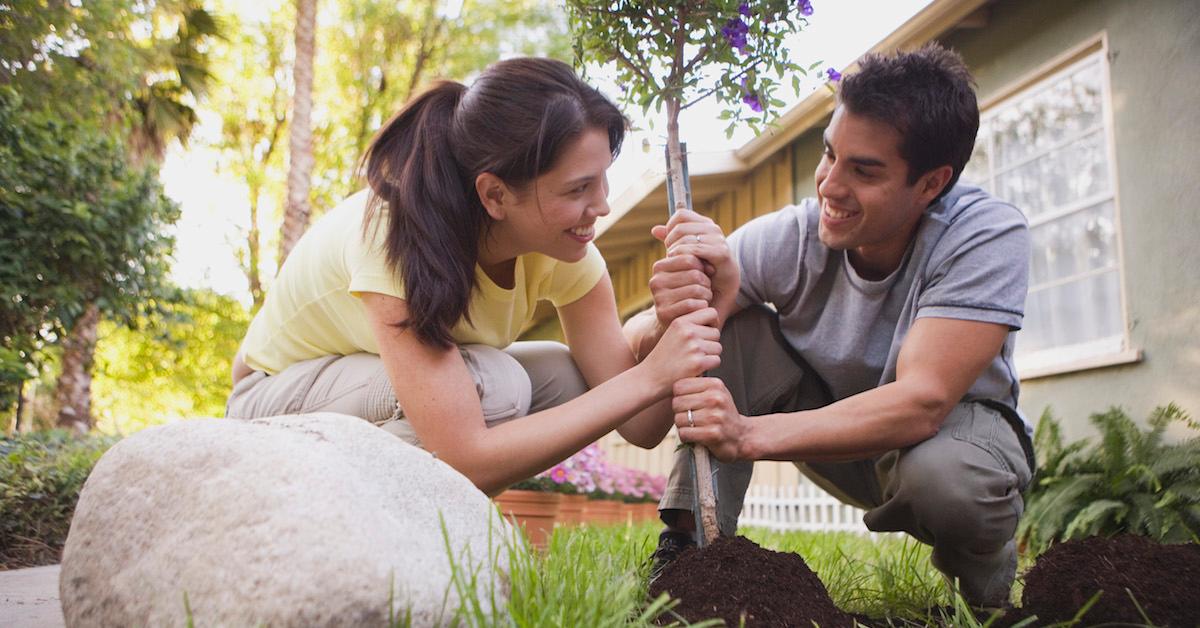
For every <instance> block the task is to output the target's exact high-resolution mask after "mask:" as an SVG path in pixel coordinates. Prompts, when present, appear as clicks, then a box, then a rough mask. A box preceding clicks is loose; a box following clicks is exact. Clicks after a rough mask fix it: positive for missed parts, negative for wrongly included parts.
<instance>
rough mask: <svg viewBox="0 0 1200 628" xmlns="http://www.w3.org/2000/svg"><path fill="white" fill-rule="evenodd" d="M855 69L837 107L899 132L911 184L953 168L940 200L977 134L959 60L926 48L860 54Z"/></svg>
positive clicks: (971, 92)
mask: <svg viewBox="0 0 1200 628" xmlns="http://www.w3.org/2000/svg"><path fill="white" fill-rule="evenodd" d="M859 67H860V70H859V71H858V72H856V73H854V74H848V75H847V76H846V77H845V78H844V79H843V80H842V84H841V87H840V88H839V89H838V102H839V104H841V105H842V106H844V107H845V108H846V109H847V110H849V111H850V112H851V113H853V114H855V115H860V116H867V117H869V118H872V119H874V120H878V121H880V122H883V123H885V124H888V125H890V126H891V127H893V128H895V129H896V130H897V131H899V132H900V137H901V140H900V156H901V157H903V158H904V161H906V162H907V163H908V182H909V184H910V185H911V184H913V183H916V181H917V179H919V178H920V177H921V175H923V174H925V173H927V172H929V171H930V170H933V169H934V168H938V167H940V166H944V165H949V166H951V167H952V168H954V174H953V175H951V177H950V181H949V182H948V183H947V184H946V187H944V188H942V191H941V193H939V194H938V196H937V198H941V197H942V195H944V194H945V193H946V192H947V191H949V190H950V188H951V187H953V186H954V184H955V183H956V182H957V181H958V176H959V175H960V174H962V171H963V167H964V166H966V165H967V160H969V159H970V158H971V150H972V149H973V148H974V147H975V134H976V133H977V132H978V131H979V105H978V103H977V102H976V100H975V89H974V83H975V81H974V79H972V78H971V73H970V71H968V70H967V66H966V64H965V63H963V60H962V57H960V56H959V55H958V53H957V52H954V51H953V50H947V49H946V48H943V47H942V46H941V45H939V44H937V43H930V44H926V45H925V46H924V47H922V48H920V49H919V50H915V51H912V52H901V53H897V54H894V55H882V54H876V53H872V54H868V55H865V56H864V57H862V58H861V59H859ZM935 200H936V199H935Z"/></svg>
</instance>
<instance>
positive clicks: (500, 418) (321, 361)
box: [225, 341, 587, 447]
mask: <svg viewBox="0 0 1200 628" xmlns="http://www.w3.org/2000/svg"><path fill="white" fill-rule="evenodd" d="M459 352H460V353H461V354H462V356H463V360H465V361H466V363H467V370H469V371H470V372H471V378H472V379H473V380H474V382H475V392H476V393H478V394H479V400H480V402H481V404H482V406H483V419H484V422H485V423H486V424H487V426H488V427H492V426H495V425H499V424H500V423H503V422H505V421H509V420H512V419H515V418H518V417H523V416H525V415H527V414H530V413H533V412H538V411H540V410H545V409H546V408H552V407H554V406H556V405H558V404H560V403H563V402H565V401H568V400H570V399H574V398H575V397H578V396H579V395H582V394H583V393H584V392H585V391H586V390H587V383H586V382H585V381H584V379H583V375H582V374H581V373H580V372H579V369H578V368H577V367H576V366H575V362H574V360H572V358H571V352H570V350H568V349H567V347H566V346H565V345H563V344H561V343H557V342H544V341H529V342H516V343H513V344H512V345H510V346H509V347H507V348H505V349H504V350H500V349H495V348H493V347H489V346H486V345H464V346H462V347H460V348H459ZM306 412H338V413H341V414H348V415H350V416H356V417H359V418H362V419H365V420H367V421H370V422H371V423H374V424H375V425H378V426H379V427H381V428H383V429H385V430H387V431H388V432H391V433H392V434H395V435H396V436H399V437H400V438H402V439H404V440H405V441H407V442H408V443H410V444H412V445H416V446H418V447H420V446H421V442H420V439H418V438H417V434H416V432H415V431H414V430H413V428H412V425H411V424H410V423H409V421H408V420H407V419H406V418H405V416H404V410H403V409H402V408H400V405H399V403H397V401H396V393H395V392H394V391H393V390H392V383H391V381H390V380H389V379H388V376H387V373H386V372H385V371H384V368H383V361H382V360H380V358H379V356H378V355H375V354H373V353H355V354H352V355H345V356H342V355H333V356H326V357H323V358H316V359H313V360H306V361H304V362H298V363H296V364H293V365H292V366H289V367H288V368H286V369H284V370H283V371H282V372H280V373H277V374H275V375H267V374H266V373H263V372H254V373H251V374H250V375H247V376H246V377H245V378H243V379H242V380H241V381H239V382H238V383H237V385H236V386H234V387H233V392H232V393H231V394H230V396H229V401H228V403H227V404H226V406H225V416H227V417H229V418H234V419H257V418H260V417H267V416H276V415H280V414H301V413H306Z"/></svg>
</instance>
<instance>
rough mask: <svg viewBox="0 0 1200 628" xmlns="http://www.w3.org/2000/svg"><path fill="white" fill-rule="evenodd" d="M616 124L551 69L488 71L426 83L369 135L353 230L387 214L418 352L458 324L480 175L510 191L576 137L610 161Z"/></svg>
mask: <svg viewBox="0 0 1200 628" xmlns="http://www.w3.org/2000/svg"><path fill="white" fill-rule="evenodd" d="M626 124H627V121H626V120H625V116H623V115H622V114H621V111H620V110H619V109H617V107H616V106H615V105H613V104H612V102H611V101H609V100H608V99H607V98H605V97H604V96H603V95H602V94H600V92H598V91H596V90H595V89H594V88H592V87H590V86H589V85H587V84H586V83H584V82H583V81H581V80H579V77H577V76H576V75H575V72H574V70H572V69H571V67H570V66H569V65H567V64H565V63H563V62H561V61H555V60H553V59H535V58H519V59H507V60H505V61H500V62H497V63H495V64H492V65H491V66H490V67H488V68H487V69H486V70H484V72H483V73H482V74H481V75H480V77H479V78H478V79H477V80H476V81H475V83H474V84H473V85H472V86H471V88H470V90H468V89H467V88H466V87H465V86H463V85H461V84H459V83H454V82H450V81H443V82H439V83H436V84H435V85H433V87H431V88H430V89H429V90H427V91H426V92H425V93H423V94H421V95H420V96H418V97H417V98H415V99H414V100H413V101H412V102H410V103H409V104H408V105H406V106H405V107H404V109H402V110H401V111H400V112H399V113H397V114H396V115H395V117H393V118H392V119H391V120H389V121H388V123H387V124H385V125H384V127H383V128H382V129H381V130H380V131H379V133H378V135H376V136H375V139H374V140H373V141H372V143H371V146H370V148H368V149H367V154H366V155H364V156H363V162H364V163H365V165H366V176H367V183H368V184H369V185H370V187H371V190H372V194H371V200H370V206H369V210H368V214H367V220H366V222H365V223H364V229H369V228H377V227H378V226H379V225H378V224H377V223H376V222H375V221H374V220H372V218H374V217H376V216H378V215H379V213H380V210H381V209H383V208H384V206H386V211H387V214H388V220H387V227H386V228H387V238H386V240H387V261H388V265H389V266H390V267H392V268H395V269H398V272H400V273H401V277H402V279H403V280H404V294H405V296H404V298H405V301H407V304H408V319H407V320H404V321H400V322H399V323H398V324H399V325H400V326H401V327H403V328H412V329H413V330H414V331H415V332H416V334H417V337H418V338H420V339H421V341H422V342H424V343H426V344H428V345H431V346H436V347H443V348H446V347H449V346H451V345H452V344H454V338H453V336H452V335H451V330H453V328H454V327H455V326H456V325H457V324H458V322H459V321H460V320H464V319H466V320H467V321H468V322H470V319H469V317H468V314H467V312H468V305H469V303H470V298H471V293H472V292H473V291H474V289H475V283H476V282H475V264H476V263H477V261H478V259H479V245H480V240H481V238H482V236H483V235H484V232H485V231H486V229H487V226H488V224H489V223H488V221H490V220H491V219H490V217H489V216H488V214H487V212H486V211H485V210H484V208H483V204H482V202H480V200H479V195H478V194H477V193H476V191H475V179H476V177H478V176H479V175H480V174H482V173H484V172H489V173H492V174H494V175H496V176H497V177H499V178H500V179H502V180H503V181H504V182H505V183H506V184H508V185H509V186H512V187H513V188H514V189H519V188H522V187H525V186H526V185H527V184H529V183H531V182H532V181H533V180H534V179H535V178H536V177H537V176H539V175H541V174H542V173H544V172H546V171H547V170H550V169H551V168H552V167H554V164H555V162H556V161H557V159H558V157H559V156H560V155H561V154H562V152H563V151H564V150H565V149H566V148H567V147H568V146H569V145H570V144H571V143H572V142H573V141H575V139H577V138H578V137H579V136H581V135H582V134H583V132H584V131H586V130H588V129H600V130H602V131H604V132H605V133H606V134H607V135H608V145H609V149H610V150H611V151H612V154H613V157H616V155H617V153H618V152H619V151H620V149H621V141H622V140H623V139H624V136H625V128H626Z"/></svg>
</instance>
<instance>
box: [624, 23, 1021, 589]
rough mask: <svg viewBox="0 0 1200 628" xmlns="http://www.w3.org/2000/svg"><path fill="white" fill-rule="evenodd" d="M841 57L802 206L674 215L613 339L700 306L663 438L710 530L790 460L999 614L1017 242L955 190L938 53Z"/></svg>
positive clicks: (973, 125) (663, 549)
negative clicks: (689, 370) (701, 342)
mask: <svg viewBox="0 0 1200 628" xmlns="http://www.w3.org/2000/svg"><path fill="white" fill-rule="evenodd" d="M860 63H861V70H860V71H859V72H858V73H856V74H853V75H848V76H847V77H846V78H845V79H844V80H843V81H842V84H841V86H840V88H839V91H838V104H837V108H836V109H835V111H834V113H833V117H832V119H831V120H830V123H829V126H828V128H827V129H826V130H825V133H824V145H825V150H824V155H823V156H822V158H821V161H820V164H819V165H818V166H817V170H816V177H815V178H816V186H817V197H816V198H815V199H814V198H809V199H805V200H804V201H802V202H801V203H800V204H799V205H796V206H789V207H785V208H783V209H780V210H778V211H776V212H774V213H771V214H768V215H766V216H762V217H759V218H757V219H755V220H753V221H751V222H749V223H747V224H746V225H744V226H742V227H741V228H740V229H738V230H737V231H736V232H734V233H733V234H732V235H731V236H730V237H729V240H728V243H726V242H725V240H724V238H723V237H722V234H721V231H720V228H719V227H717V225H715V224H713V223H712V221H710V220H708V219H706V218H704V217H702V216H700V215H699V214H695V213H692V212H679V213H677V214H676V215H675V216H674V217H673V218H672V219H671V221H670V222H668V223H667V225H665V226H659V227H655V229H654V234H655V236H656V237H658V238H660V239H662V240H663V241H664V243H665V244H666V246H667V250H668V256H667V258H666V259H663V260H661V261H659V262H658V263H656V265H655V268H654V275H653V277H652V279H651V281H650V287H651V291H652V292H653V294H654V300H655V308H654V309H653V310H651V311H649V312H648V313H644V314H643V315H639V316H638V317H635V318H634V319H631V320H630V322H629V323H627V325H626V328H625V332H626V336H627V338H628V339H629V340H630V342H631V344H632V345H633V346H634V348H635V352H636V353H637V355H646V354H647V353H648V350H649V348H651V347H652V346H653V345H654V343H655V342H657V340H656V339H657V337H658V335H659V334H660V333H661V331H660V330H662V329H664V328H665V326H666V325H667V324H668V323H669V322H670V321H671V320H674V318H676V317H678V316H681V315H683V314H686V313H688V312H691V311H694V310H696V309H699V308H702V307H707V306H708V305H709V304H711V305H712V306H713V307H715V308H716V309H717V311H718V318H719V321H720V323H719V324H720V325H721V326H722V333H721V342H722V345H723V352H722V364H721V366H720V367H719V368H718V369H716V370H714V371H712V372H711V373H710V375H711V376H710V377H707V378H695V379H687V380H681V381H679V382H678V383H677V384H676V386H675V390H674V393H675V394H674V399H673V409H674V410H675V425H676V427H677V428H678V433H679V437H680V439H681V440H682V441H684V442H687V443H697V444H700V445H703V446H705V447H707V448H708V449H709V451H710V452H712V454H713V455H714V456H715V457H716V458H717V459H718V460H720V461H722V462H721V463H719V464H716V465H715V467H716V469H717V471H716V475H715V478H716V480H715V481H716V484H717V488H718V499H719V515H718V519H719V523H720V526H721V531H722V534H729V535H731V534H734V533H735V532H736V529H737V517H738V514H739V512H740V510H741V506H742V501H743V498H744V495H745V492H746V489H747V486H748V484H749V481H750V475H751V470H752V464H753V461H754V460H790V461H794V462H795V463H796V465H797V466H798V467H799V468H800V470H801V471H802V472H803V473H804V474H805V475H806V476H808V477H809V478H810V479H812V480H813V482H815V483H816V484H817V485H819V486H821V487H822V488H824V489H825V490H827V491H829V492H830V493H831V494H833V495H835V496H836V497H838V498H839V499H841V500H842V501H844V502H846V503H849V504H852V505H855V506H858V507H860V508H863V509H865V510H866V511H867V513H866V515H865V517H864V521H865V523H866V525H867V527H868V528H870V529H872V530H876V531H904V532H907V533H908V534H910V535H912V536H914V537H915V538H917V539H919V540H921V541H922V542H924V543H927V544H930V545H932V546H933V554H932V560H933V564H934V565H935V566H936V567H937V568H938V569H939V570H941V571H942V572H943V573H944V574H945V575H946V576H948V577H950V578H952V579H957V582H958V585H959V587H960V590H961V592H962V594H963V595H964V597H965V598H966V600H967V601H968V602H969V603H971V604H973V605H976V606H980V607H1000V606H1003V605H1004V604H1005V603H1006V602H1007V600H1008V596H1009V589H1010V587H1011V584H1012V580H1013V576H1014V572H1015V569H1016V560H1017V557H1016V547H1015V544H1014V542H1013V536H1014V533H1015V530H1016V526H1017V522H1018V521H1019V519H1020V516H1021V513H1022V511H1023V507H1024V503H1023V500H1022V497H1021V491H1022V490H1024V488H1025V487H1026V485H1027V484H1028V483H1029V481H1030V476H1031V470H1032V467H1033V452H1032V447H1031V446H1030V443H1029V430H1028V426H1027V425H1026V424H1025V423H1024V421H1023V420H1022V418H1020V417H1019V416H1018V414H1017V412H1016V407H1017V392H1018V384H1017V377H1016V371H1015V369H1014V367H1013V361H1012V354H1013V342H1014V336H1015V332H1016V330H1018V329H1019V328H1020V326H1021V319H1022V314H1023V309H1024V302H1025V294H1026V286H1027V281H1028V259H1029V234H1028V228H1027V225H1026V221H1025V218H1024V216H1023V215H1022V213H1021V212H1020V211H1019V210H1017V209H1016V208H1015V207H1013V206H1012V205H1009V204H1007V203H1004V202H1002V201H999V200H997V199H995V198H993V197H991V196H989V195H988V194H987V193H985V192H983V191H981V190H979V189H977V188H971V187H967V186H956V185H955V183H956V181H957V180H958V177H959V174H961V172H962V169H963V167H964V166H965V165H966V163H967V160H968V159H969V158H970V155H971V150H972V148H973V146H974V142H975V134H976V131H977V130H978V128H979V110H978V105H977V104H976V99H975V93H974V90H973V88H972V84H971V83H972V79H971V76H970V74H969V73H968V71H967V69H966V67H965V66H964V64H963V62H962V59H961V58H960V57H959V56H958V55H957V54H955V53H953V52H950V51H948V50H945V49H943V48H941V47H939V46H937V45H930V46H926V47H925V48H923V49H921V50H918V51H915V52H911V53H904V54H897V55H893V56H882V55H868V56H867V57H865V58H864V59H862V60H861V62H860ZM766 304H770V306H772V307H770V308H768V307H766ZM686 455H687V454H686V451H685V453H683V454H681V455H680V456H679V457H678V458H677V461H676V465H675V469H674V471H673V472H672V474H671V481H670V484H669V486H668V489H667V494H666V495H665V496H664V498H663V500H662V502H661V504H660V509H661V515H662V519H663V521H664V522H665V523H666V524H667V526H668V527H667V530H666V531H664V533H663V534H662V536H661V537H660V543H659V549H658V550H657V551H656V552H655V558H656V562H657V563H658V566H660V567H661V565H662V563H664V562H666V561H669V560H671V559H673V558H674V556H675V555H676V554H677V553H678V552H679V551H680V550H681V549H682V546H683V545H685V544H687V543H690V542H692V535H693V534H694V530H695V519H694V516H693V513H692V512H691V509H692V504H693V497H692V491H693V488H692V487H693V481H692V478H691V476H690V469H689V465H688V464H687V461H686V459H685V458H684V456H686Z"/></svg>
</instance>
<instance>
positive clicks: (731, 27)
mask: <svg viewBox="0 0 1200 628" xmlns="http://www.w3.org/2000/svg"><path fill="white" fill-rule="evenodd" d="M749 32H750V27H749V26H747V25H746V23H745V22H743V21H742V18H740V17H735V18H732V19H730V20H729V21H728V22H726V23H725V26H723V27H722V28H721V34H722V35H724V36H725V39H726V40H728V41H729V45H730V46H731V47H733V48H735V49H736V50H737V51H738V52H740V53H742V54H746V34H747V33H749Z"/></svg>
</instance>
